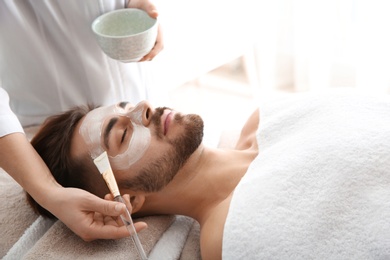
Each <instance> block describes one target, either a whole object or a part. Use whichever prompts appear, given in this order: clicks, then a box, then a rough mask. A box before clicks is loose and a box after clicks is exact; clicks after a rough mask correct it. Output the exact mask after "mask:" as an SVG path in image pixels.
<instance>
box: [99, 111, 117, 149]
mask: <svg viewBox="0 0 390 260" xmlns="http://www.w3.org/2000/svg"><path fill="white" fill-rule="evenodd" d="M116 122H118V118H117V117H114V118H111V119H110V121H109V122H108V124H107V126H106V128H105V129H104V134H103V142H104V145H105V146H106V148H107V149H108V148H110V147H109V145H108V137H109V136H110V133H111V130H112V128H113V127H114V125H115V124H116Z"/></svg>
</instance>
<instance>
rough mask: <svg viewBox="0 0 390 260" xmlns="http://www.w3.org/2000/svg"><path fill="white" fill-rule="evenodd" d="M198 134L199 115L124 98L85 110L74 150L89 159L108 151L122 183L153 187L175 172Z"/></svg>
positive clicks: (141, 188)
mask: <svg viewBox="0 0 390 260" xmlns="http://www.w3.org/2000/svg"><path fill="white" fill-rule="evenodd" d="M202 137H203V121H202V119H201V118H200V117H199V116H198V115H181V114H180V113H177V112H175V111H173V110H171V109H169V108H156V109H153V108H151V107H150V105H149V104H148V103H146V102H141V103H139V104H137V105H136V106H133V105H131V104H129V103H124V102H122V103H119V104H117V105H113V106H108V107H101V108H97V109H95V110H93V111H91V112H89V113H88V114H87V115H86V116H85V118H83V120H82V121H81V122H80V123H79V125H78V127H77V129H76V131H75V135H74V137H73V139H72V146H74V148H75V149H72V150H73V151H77V150H78V151H79V152H77V153H82V152H81V151H83V153H85V152H87V153H89V154H90V155H91V157H92V159H94V158H96V157H97V156H99V155H100V154H101V153H102V152H103V151H107V154H108V155H109V160H110V164H111V167H112V169H113V171H114V173H115V177H116V179H117V182H118V185H119V187H120V188H121V189H122V188H124V189H130V190H133V191H145V192H155V191H159V190H161V189H162V188H163V187H165V186H166V185H167V184H168V183H169V182H170V181H171V180H172V179H173V178H174V176H175V175H176V173H177V172H178V171H179V169H180V168H181V167H182V166H183V164H184V163H185V162H186V160H187V159H188V158H189V157H190V156H191V154H192V153H193V152H194V151H195V150H196V149H197V148H198V147H199V145H200V143H201V141H202Z"/></svg>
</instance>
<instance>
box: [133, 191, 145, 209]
mask: <svg viewBox="0 0 390 260" xmlns="http://www.w3.org/2000/svg"><path fill="white" fill-rule="evenodd" d="M144 202H145V196H144V195H142V194H137V195H134V196H131V197H130V203H131V206H132V207H133V210H132V212H131V213H136V212H137V211H139V210H140V209H141V208H142V206H143V205H144Z"/></svg>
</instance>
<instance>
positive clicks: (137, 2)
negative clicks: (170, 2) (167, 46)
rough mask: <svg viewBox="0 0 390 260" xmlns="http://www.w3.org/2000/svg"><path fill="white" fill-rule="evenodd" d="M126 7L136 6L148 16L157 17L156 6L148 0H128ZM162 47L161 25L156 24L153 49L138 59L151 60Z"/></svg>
mask: <svg viewBox="0 0 390 260" xmlns="http://www.w3.org/2000/svg"><path fill="white" fill-rule="evenodd" d="M127 7H128V8H138V9H141V10H144V11H145V12H147V13H148V14H149V16H150V17H153V18H157V16H158V12H157V8H156V6H155V5H154V4H153V3H152V2H151V1H149V0H130V1H129V4H128V6H127ZM163 48H164V44H163V35H162V29H161V25H160V24H158V32H157V39H156V43H155V45H154V47H153V49H152V50H151V51H150V52H149V53H148V54H146V55H145V56H144V57H143V58H142V59H141V60H140V61H151V60H152V59H153V58H154V57H155V56H156V55H157V54H159V53H160V52H161V51H162V49H163Z"/></svg>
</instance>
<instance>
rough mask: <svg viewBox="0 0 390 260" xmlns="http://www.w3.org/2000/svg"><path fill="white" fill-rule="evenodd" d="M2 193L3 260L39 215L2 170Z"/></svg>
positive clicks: (0, 255)
mask: <svg viewBox="0 0 390 260" xmlns="http://www.w3.org/2000/svg"><path fill="white" fill-rule="evenodd" d="M0 192H1V193H0V205H1V207H0V258H3V257H4V256H5V255H6V254H7V252H8V250H10V248H11V247H12V246H13V245H14V244H15V243H16V242H17V241H18V240H19V238H20V237H21V236H22V235H23V233H24V231H25V230H26V229H27V228H28V227H29V226H30V225H31V224H33V223H34V221H35V220H36V219H37V218H38V215H37V214H35V213H34V211H33V210H32V209H31V207H30V206H29V205H28V203H27V201H26V199H25V195H24V191H23V189H22V188H21V187H20V186H19V184H18V183H17V182H15V181H14V179H12V178H11V177H10V176H9V175H8V174H7V173H6V172H5V171H4V170H3V169H1V168H0Z"/></svg>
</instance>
